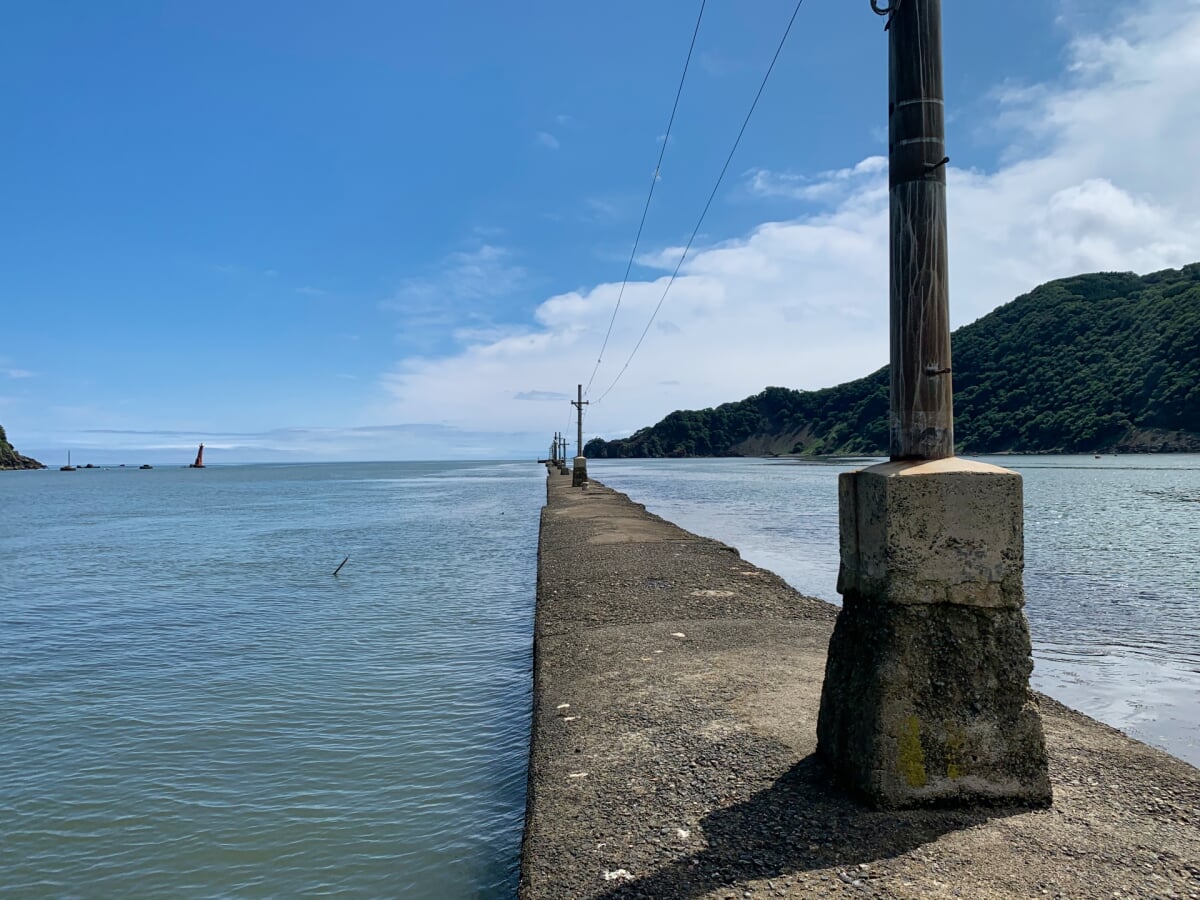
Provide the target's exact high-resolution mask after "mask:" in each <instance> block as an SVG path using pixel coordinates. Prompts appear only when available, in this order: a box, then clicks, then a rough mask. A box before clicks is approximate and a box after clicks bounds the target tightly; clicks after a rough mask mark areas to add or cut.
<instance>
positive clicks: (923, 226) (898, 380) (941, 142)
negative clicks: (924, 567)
mask: <svg viewBox="0 0 1200 900" xmlns="http://www.w3.org/2000/svg"><path fill="white" fill-rule="evenodd" d="M872 6H875V8H876V11H879V9H878V6H877V5H876V4H875V3H874V2H872ZM888 10H889V12H888V34H889V35H890V39H889V42H888V73H889V79H888V83H889V88H888V169H889V172H890V176H889V187H890V193H891V265H890V269H891V276H890V296H891V304H890V305H891V364H892V394H891V422H890V436H891V437H890V442H889V451H890V454H891V458H892V459H894V460H896V459H942V458H944V457H948V456H953V455H954V404H953V399H952V384H951V376H950V307H949V292H948V287H947V266H946V163H948V162H949V161H950V160H949V158H948V157H947V156H946V122H945V108H944V105H943V102H942V99H943V98H942V3H941V0H892V2H891V5H890V7H889V8H888Z"/></svg>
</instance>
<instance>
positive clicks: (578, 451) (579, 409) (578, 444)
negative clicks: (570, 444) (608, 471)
mask: <svg viewBox="0 0 1200 900" xmlns="http://www.w3.org/2000/svg"><path fill="white" fill-rule="evenodd" d="M571 405H572V406H573V407H575V411H576V415H577V419H576V423H577V425H578V429H577V431H576V436H575V455H576V456H577V457H579V456H583V408H584V407H585V406H587V405H588V401H587V400H584V399H583V385H582V384H581V385H579V399H578V400H572V401H571Z"/></svg>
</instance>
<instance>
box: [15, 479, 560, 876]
mask: <svg viewBox="0 0 1200 900" xmlns="http://www.w3.org/2000/svg"><path fill="white" fill-rule="evenodd" d="M2 474H3V476H4V477H0V509H2V510H3V517H2V520H3V524H2V525H0V734H2V735H3V740H4V752H3V753H2V754H0V831H2V832H3V839H2V840H0V893H2V894H5V895H7V896H103V897H118V896H230V895H234V896H266V895H271V896H298V895H301V894H304V895H339V896H363V897H368V896H374V897H380V896H412V897H448V898H449V897H471V896H487V897H493V896H501V897H502V896H507V895H510V894H511V893H513V891H514V890H515V884H516V874H517V854H518V845H519V841H520V834H521V825H522V820H523V815H524V799H525V776H526V753H527V749H528V739H529V709H530V663H531V641H532V620H533V598H534V589H535V579H536V553H537V523H538V510H539V508H540V506H541V504H542V502H543V498H544V496H545V494H544V486H543V478H544V470H543V469H542V468H541V467H539V466H535V465H532V464H530V463H513V464H463V463H393V464H382V463H380V464H354V465H350V464H346V465H314V466H299V465H293V466H241V467H210V468H208V469H205V470H203V471H197V470H187V469H178V468H172V469H166V468H158V469H154V470H151V471H141V470H137V469H103V470H91V471H84V470H81V471H79V472H76V473H60V472H57V471H49V472H18V473H7V472H6V473H2ZM346 555H349V556H350V561H349V562H348V563H347V564H346V566H345V568H344V569H343V570H342V572H341V574H340V575H339V576H338V577H337V578H334V577H332V576H331V572H332V571H333V569H334V568H335V567H336V566H337V564H338V563H339V562H341V560H342V558H343V557H344V556H346Z"/></svg>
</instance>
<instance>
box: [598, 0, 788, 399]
mask: <svg viewBox="0 0 1200 900" xmlns="http://www.w3.org/2000/svg"><path fill="white" fill-rule="evenodd" d="M803 5H804V0H797V3H796V8H795V9H794V10H792V17H791V18H790V19H788V24H787V28H785V29H784V30H783V37H781V38H780V39H779V46H778V47H776V48H775V55H774V56H773V57H771V64H770V65H769V66H767V73H766V74H765V75H763V80H762V83H761V84H760V85H759V86H758V93H757V94H755V95H754V102H753V103H751V104H750V110H749V112H747V113H746V118H745V119H744V120H743V121H742V127H741V129H740V130H739V131H738V134H737V138H736V139H735V140H734V142H733V147H732V148H731V149H730V151H729V156H727V157H726V158H725V165H724V166H722V167H721V174H720V175H718V176H717V183H716V184H714V185H713V189H712V192H711V193H710V194H709V195H708V202H707V203H705V204H704V209H703V211H702V212H701V213H700V218H699V220H698V221H697V222H696V227H695V228H693V229H692V235H691V237H689V238H688V241H687V244H686V245H685V246H684V248H683V253H682V254H680V257H679V262H678V263H677V264H676V265H675V271H673V272H672V273H671V277H670V278H669V279H668V280H667V286H666V287H665V288H663V292H662V296H661V297H660V298H659V300H658V305H657V306H655V307H654V312H652V313H651V314H650V321H649V322H647V323H646V327H645V329H643V331H642V336H641V337H639V338H638V341H637V343H636V344H635V345H634V347H633V351H632V352H631V353H630V354H629V358H628V359H627V360H625V365H623V366H622V367H621V371H620V372H618V373H617V377H616V378H614V379H613V382H612V384H610V385H609V386H608V387H607V388H606V389H605V390H604V393H603V394H601V395H600V396H599V397H597V398H596V400H595V401H594V402H596V403H599V402H600V401H601V400H603V399H604V398H605V397H607V396H608V394H609V391H611V390H612V389H613V388H614V387H616V386H617V382H618V381H620V380H621V376H622V375H624V374H625V370H626V369H628V368H629V364H630V363H631V362H633V358H634V356H636V355H637V352H638V348H640V347H641V346H642V341H644V340H645V339H646V335H647V334H649V333H650V326H651V325H653V324H654V319H655V317H656V316H657V315H658V311H659V310H660V309H661V308H662V305H663V301H664V300H666V299H667V293H668V292H669V291H670V290H671V285H673V284H674V283H675V278H676V276H678V275H679V270H680V268H681V267H682V266H683V261H684V260H685V259H687V255H688V251H689V250H691V248H692V242H693V241H695V240H696V235H697V234H698V233H699V232H700V226H701V225H702V224H704V217H705V216H706V215H708V209H709V207H710V206H712V202H713V198H714V197H716V196H717V190H718V189H719V188H720V187H721V181H722V180H723V179H724V178H725V173H726V172H727V171H728V170H729V164H730V163H731V162H733V155H734V153H736V152H737V148H738V144H740V143H741V141H742V135H744V134H745V133H746V126H747V125H749V124H750V117H751V116H752V115H754V109H755V107H756V106H758V101H759V98H760V97H762V94H763V89H764V88H766V86H767V79H768V78H770V77H771V72H772V70H774V68H775V62H776V60H778V59H779V54H780V52H782V50H783V45H784V43H785V42H786V41H787V37H788V34H790V33H791V30H792V24H793V23H794V22H795V21H796V15H797V14H798V13H799V12H800V7H801V6H803Z"/></svg>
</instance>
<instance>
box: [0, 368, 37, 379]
mask: <svg viewBox="0 0 1200 900" xmlns="http://www.w3.org/2000/svg"><path fill="white" fill-rule="evenodd" d="M0 371H2V372H3V373H4V374H5V376H7V377H8V378H33V377H34V376H35V375H36V374H37V373H35V372H30V371H29V370H28V369H0Z"/></svg>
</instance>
